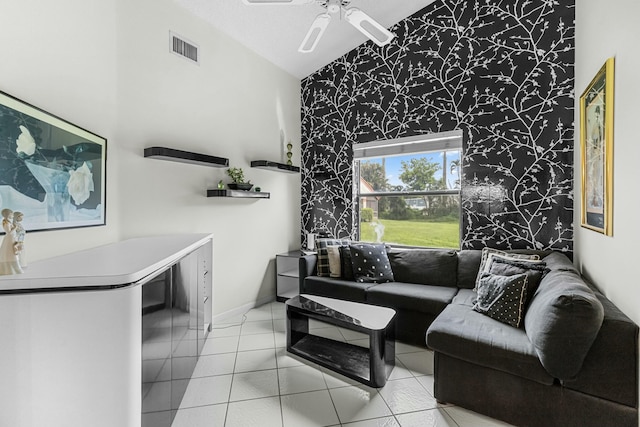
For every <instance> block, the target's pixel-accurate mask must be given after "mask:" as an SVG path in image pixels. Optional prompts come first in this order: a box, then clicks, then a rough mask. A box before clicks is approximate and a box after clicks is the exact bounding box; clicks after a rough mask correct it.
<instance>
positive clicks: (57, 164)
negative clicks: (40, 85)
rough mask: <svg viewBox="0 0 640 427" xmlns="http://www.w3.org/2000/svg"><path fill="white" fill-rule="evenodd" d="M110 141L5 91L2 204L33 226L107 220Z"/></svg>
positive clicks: (0, 101) (0, 131)
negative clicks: (108, 148)
mask: <svg viewBox="0 0 640 427" xmlns="http://www.w3.org/2000/svg"><path fill="white" fill-rule="evenodd" d="M106 148H107V141H106V140H105V139H104V138H102V137H100V136H98V135H95V134H93V133H91V132H89V131H87V130H84V129H82V128H79V127H77V126H75V125H73V124H71V123H69V122H67V121H65V120H62V119H60V118H58V117H55V116H53V115H51V114H49V113H47V112H45V111H42V110H40V109H39V108H36V107H34V106H32V105H29V104H27V103H25V102H23V101H20V100H19V99H16V98H14V97H12V96H10V95H8V94H5V93H1V92H0V206H1V207H2V209H11V210H12V211H14V212H21V213H22V214H23V217H24V219H23V223H22V225H23V227H24V228H25V229H26V230H27V231H39V230H49V229H58V228H72V227H89V226H95V225H104V224H105V186H106V180H105V173H106V171H105V169H106Z"/></svg>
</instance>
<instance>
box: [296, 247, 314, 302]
mask: <svg viewBox="0 0 640 427" xmlns="http://www.w3.org/2000/svg"><path fill="white" fill-rule="evenodd" d="M317 263H318V256H317V255H316V254H311V255H303V256H301V257H300V260H299V261H298V277H299V280H300V285H299V288H300V293H301V294H303V293H304V279H305V278H306V277H307V276H315V275H316V274H317V269H316V264H317Z"/></svg>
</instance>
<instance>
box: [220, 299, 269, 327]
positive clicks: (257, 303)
mask: <svg viewBox="0 0 640 427" xmlns="http://www.w3.org/2000/svg"><path fill="white" fill-rule="evenodd" d="M275 300H276V296H275V295H271V296H268V297H264V298H260V299H259V300H256V301H254V302H250V303H247V304H244V305H241V306H240V307H236V308H234V309H232V310H229V311H225V312H224V313H220V314H216V315H215V316H214V317H213V324H214V325H215V324H216V323H224V321H225V320H227V319H230V318H233V317H237V316H240V315H242V314H244V313H246V312H247V311H249V310H251V309H252V308H256V307H260V306H261V305H263V304H267V303H270V302H273V301H275Z"/></svg>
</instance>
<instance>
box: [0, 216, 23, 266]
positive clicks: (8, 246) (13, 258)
mask: <svg viewBox="0 0 640 427" xmlns="http://www.w3.org/2000/svg"><path fill="white" fill-rule="evenodd" d="M0 214H2V229H3V230H4V232H5V233H6V234H5V235H4V238H3V239H2V244H1V245H0V275H7V274H20V273H22V272H23V271H22V267H20V263H19V262H18V256H17V255H16V253H15V246H14V245H15V243H16V226H15V224H14V223H13V211H12V210H11V209H2V211H0Z"/></svg>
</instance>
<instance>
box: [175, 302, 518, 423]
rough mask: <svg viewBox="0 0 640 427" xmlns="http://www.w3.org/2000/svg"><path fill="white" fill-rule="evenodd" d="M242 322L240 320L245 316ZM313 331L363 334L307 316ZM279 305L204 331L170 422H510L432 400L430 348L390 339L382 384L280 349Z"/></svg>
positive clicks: (351, 337)
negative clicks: (392, 345) (392, 362)
mask: <svg viewBox="0 0 640 427" xmlns="http://www.w3.org/2000/svg"><path fill="white" fill-rule="evenodd" d="M243 320H244V321H243ZM309 327H310V329H311V330H312V333H313V334H315V335H321V336H325V337H329V338H332V339H336V340H341V341H348V342H351V343H354V344H357V345H363V346H367V345H368V340H367V339H366V337H365V336H364V335H361V334H359V333H357V332H353V331H349V330H345V329H342V328H337V327H335V326H332V325H328V324H324V323H320V322H315V321H311V322H310V325H309ZM285 346H286V338H285V305H284V304H282V303H277V302H273V303H270V304H265V305H263V306H261V307H257V308H255V309H253V310H251V311H249V312H248V313H246V315H245V316H244V318H243V319H241V318H238V319H231V320H229V321H228V323H225V324H217V325H215V329H214V330H213V331H212V332H211V334H210V335H209V338H208V340H207V342H206V344H205V347H204V349H203V354H202V356H201V357H200V360H199V362H198V365H197V366H196V369H195V371H194V373H193V376H192V378H191V381H190V382H189V385H188V387H187V391H186V393H185V396H184V398H183V400H182V404H181V406H180V410H179V411H178V413H177V415H176V417H175V420H174V422H173V427H254V426H255V427H271V426H273V427H320V426H345V427H347V426H348V427H497V426H502V427H504V426H508V424H505V423H503V422H500V421H497V420H494V419H491V418H487V417H485V416H482V415H479V414H476V413H474V412H471V411H467V410H465V409H462V408H459V407H455V406H451V405H444V406H443V405H439V404H438V403H437V402H436V400H435V399H434V398H433V395H432V389H433V353H432V352H430V351H428V350H425V349H422V348H419V347H414V346H410V345H406V344H403V343H396V366H395V368H394V370H393V372H392V373H391V376H390V377H389V380H388V381H387V384H386V385H385V386H384V387H383V388H380V389H375V388H370V387H367V386H364V385H362V384H360V383H358V382H356V381H353V380H351V379H349V378H346V377H344V376H342V375H339V374H336V373H335V372H332V371H330V370H327V369H325V368H322V367H320V366H318V365H315V364H313V363H311V362H308V361H306V360H304V359H301V358H298V357H296V356H292V355H290V354H289V353H287V351H286V348H285Z"/></svg>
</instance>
